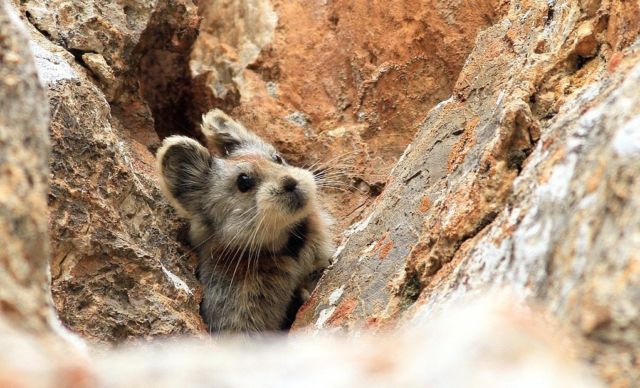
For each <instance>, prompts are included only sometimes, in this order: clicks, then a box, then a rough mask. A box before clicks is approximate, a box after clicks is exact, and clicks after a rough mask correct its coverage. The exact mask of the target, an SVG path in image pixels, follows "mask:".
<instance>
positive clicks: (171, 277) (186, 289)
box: [160, 264, 193, 295]
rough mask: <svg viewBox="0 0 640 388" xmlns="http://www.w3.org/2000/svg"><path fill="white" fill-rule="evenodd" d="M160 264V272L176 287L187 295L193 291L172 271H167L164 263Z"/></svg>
mask: <svg viewBox="0 0 640 388" xmlns="http://www.w3.org/2000/svg"><path fill="white" fill-rule="evenodd" d="M160 265H161V266H162V272H164V274H165V275H167V278H168V279H169V280H170V281H171V283H172V284H173V286H174V287H175V288H176V289H178V290H182V291H184V292H185V293H186V294H187V295H192V294H193V291H192V290H191V289H190V288H189V286H187V283H185V282H184V281H183V280H182V279H180V278H179V277H177V276H176V275H175V274H174V273H173V272H171V271H169V270H168V269H167V268H166V267H165V266H164V265H162V264H160Z"/></svg>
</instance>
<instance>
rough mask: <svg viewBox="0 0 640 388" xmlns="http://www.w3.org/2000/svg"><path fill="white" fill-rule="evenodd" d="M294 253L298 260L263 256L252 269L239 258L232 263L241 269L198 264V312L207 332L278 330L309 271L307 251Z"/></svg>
mask: <svg viewBox="0 0 640 388" xmlns="http://www.w3.org/2000/svg"><path fill="white" fill-rule="evenodd" d="M298 253H299V254H298V257H291V256H277V257H274V256H271V257H269V256H263V257H261V258H260V262H259V263H258V265H256V266H255V267H254V268H252V267H251V266H248V265H247V262H244V258H242V259H240V260H239V261H238V263H236V264H238V268H240V267H242V269H241V270H240V269H238V270H236V271H232V270H228V271H221V270H220V268H216V267H214V266H213V265H212V261H211V260H208V261H204V262H201V263H200V268H199V278H200V281H201V282H202V284H203V287H204V295H203V301H202V309H201V310H202V315H203V318H204V320H205V322H206V323H207V324H208V325H209V328H210V330H211V331H226V330H232V331H249V332H250V331H264V330H278V329H280V328H281V327H282V324H283V322H284V321H285V318H286V315H287V308H288V306H289V303H290V302H291V300H292V298H293V296H294V292H295V291H296V289H297V288H298V286H299V285H300V283H301V282H302V280H303V278H304V277H305V276H306V275H308V274H309V272H310V271H311V268H312V260H311V259H312V257H311V255H310V254H309V253H310V252H307V250H306V249H302V250H301V251H300V252H298ZM243 262H244V263H243ZM230 264H232V263H230ZM242 264H244V265H242ZM232 272H235V275H233V274H232Z"/></svg>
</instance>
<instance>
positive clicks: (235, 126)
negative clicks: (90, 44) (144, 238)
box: [157, 109, 316, 246]
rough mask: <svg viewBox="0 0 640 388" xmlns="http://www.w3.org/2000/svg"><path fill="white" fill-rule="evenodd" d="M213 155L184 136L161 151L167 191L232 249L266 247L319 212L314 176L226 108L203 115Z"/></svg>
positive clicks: (176, 203)
mask: <svg viewBox="0 0 640 388" xmlns="http://www.w3.org/2000/svg"><path fill="white" fill-rule="evenodd" d="M202 131H203V133H204V134H205V136H206V137H207V139H208V141H209V145H210V146H211V147H212V148H213V149H214V150H215V151H216V152H215V154H213V155H212V154H211V153H210V152H209V150H208V149H207V148H205V147H203V146H202V145H200V144H199V143H198V142H197V141H195V140H193V139H191V138H188V137H184V136H171V137H168V138H166V139H165V140H164V142H163V144H162V147H161V148H160V149H159V150H158V153H157V162H158V169H159V172H160V177H161V179H160V180H161V187H162V189H163V191H164V193H165V195H166V196H167V197H168V198H169V200H170V201H171V202H172V204H173V205H174V207H175V208H176V209H177V210H178V211H179V212H180V213H182V215H183V216H185V217H187V218H188V219H190V220H191V221H192V225H193V221H197V224H199V225H204V227H206V228H207V229H211V230H215V234H216V240H218V241H219V242H221V243H226V244H231V245H244V244H246V243H247V242H248V241H250V240H254V242H253V244H255V245H263V246H264V245H267V244H270V243H274V242H276V241H277V240H278V239H280V238H281V235H282V233H283V232H285V231H288V230H289V229H290V228H291V227H292V226H293V225H295V224H296V223H298V222H299V221H300V220H302V219H303V218H305V217H306V216H308V215H309V213H311V212H312V211H313V209H314V207H315V206H316V183H315V181H314V177H313V174H312V173H311V172H310V171H307V170H304V169H301V168H297V167H293V166H290V165H288V164H287V163H286V162H285V161H284V160H283V158H282V157H281V156H280V155H279V154H278V153H277V151H276V150H275V148H274V147H273V146H272V145H270V144H268V143H266V142H265V141H263V140H262V139H261V138H260V137H258V136H257V135H255V134H254V133H252V132H250V131H249V130H247V129H246V128H245V127H243V126H242V125H241V124H239V123H237V122H236V121H234V120H232V119H231V118H230V117H228V116H227V115H225V114H224V113H223V112H222V111H220V110H217V109H216V110H213V111H211V112H209V113H207V114H206V115H205V116H204V117H203V122H202Z"/></svg>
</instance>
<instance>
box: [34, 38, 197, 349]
mask: <svg viewBox="0 0 640 388" xmlns="http://www.w3.org/2000/svg"><path fill="white" fill-rule="evenodd" d="M32 36H33V37H34V38H33V40H32V42H31V48H32V50H33V52H34V54H35V59H36V65H37V67H38V70H39V72H40V76H41V78H42V81H43V82H44V84H45V85H46V87H47V91H48V96H49V106H50V112H51V123H50V127H49V128H50V130H49V133H50V136H51V142H52V153H51V157H50V160H49V162H50V163H49V165H50V169H51V177H50V183H51V188H50V191H49V201H48V202H49V211H50V214H49V229H50V235H51V237H52V238H51V241H52V243H51V250H52V255H51V256H52V257H51V277H52V283H53V286H52V289H53V297H54V301H55V305H56V308H57V310H58V313H59V316H60V318H61V320H62V321H63V322H64V324H65V325H66V326H67V327H69V328H71V329H72V330H73V331H75V332H77V333H80V334H82V335H83V336H85V337H86V338H89V339H92V340H97V341H109V342H120V341H124V340H126V339H131V338H140V337H147V338H150V337H152V336H162V335H169V334H186V333H190V334H195V333H200V332H202V330H203V327H204V326H203V323H202V320H201V318H200V316H199V314H198V305H199V300H200V289H199V285H198V284H197V281H196V279H195V275H194V267H195V257H194V256H193V255H192V254H191V253H190V252H189V251H188V247H185V246H183V245H182V244H181V243H179V242H177V241H176V237H177V236H178V235H179V230H180V228H181V227H182V224H181V223H180V222H178V221H177V219H176V217H175V215H174V214H173V212H172V210H171V209H170V207H169V206H168V204H167V203H166V202H165V201H164V199H163V198H162V196H161V194H160V192H159V189H158V187H157V182H156V180H155V177H154V167H153V166H154V160H153V156H152V155H151V153H150V152H149V151H148V150H147V149H146V148H145V146H144V145H142V144H140V143H139V142H137V141H136V140H134V139H133V138H132V137H131V136H130V135H128V134H127V132H126V131H125V130H123V124H122V120H127V119H128V116H126V115H125V114H123V115H122V116H120V117H116V116H113V115H112V114H111V107H110V105H109V103H108V102H107V100H106V98H105V95H104V94H103V92H101V90H100V89H99V88H98V87H97V86H96V85H94V83H93V82H92V79H91V78H90V77H91V73H89V72H87V71H86V70H85V69H84V68H83V67H82V66H81V65H79V64H77V63H75V58H74V56H73V55H71V54H70V53H69V52H68V51H66V50H64V49H63V48H61V47H58V46H56V45H54V44H52V43H51V42H50V41H48V40H47V39H44V38H43V37H42V36H39V34H38V33H37V31H35V30H34V31H32ZM51 36H53V34H52V35H51ZM112 54H113V55H116V53H112ZM97 84H98V85H100V82H99V81H98V82H97ZM44 109H46V106H45V107H44ZM44 171H47V170H46V169H45V170H44ZM44 213H45V211H44V210H41V212H40V214H44ZM45 241H46V240H45ZM45 256H46V255H45Z"/></svg>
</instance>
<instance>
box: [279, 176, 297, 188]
mask: <svg viewBox="0 0 640 388" xmlns="http://www.w3.org/2000/svg"><path fill="white" fill-rule="evenodd" d="M296 187H298V181H297V180H295V179H294V178H292V177H290V176H288V175H287V176H285V177H284V178H283V179H282V188H283V189H284V191H293V190H295V189H296Z"/></svg>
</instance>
